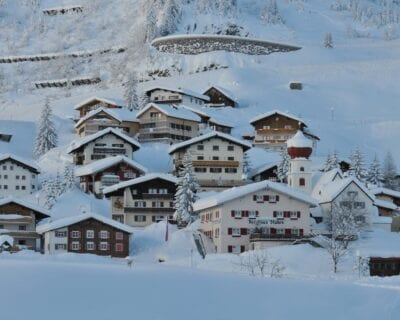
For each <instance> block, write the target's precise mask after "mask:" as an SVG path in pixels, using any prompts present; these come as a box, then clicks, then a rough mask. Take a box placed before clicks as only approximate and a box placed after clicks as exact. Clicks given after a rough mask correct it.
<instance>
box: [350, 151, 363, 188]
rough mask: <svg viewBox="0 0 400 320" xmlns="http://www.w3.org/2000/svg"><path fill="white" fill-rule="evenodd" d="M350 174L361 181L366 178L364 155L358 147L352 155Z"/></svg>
mask: <svg viewBox="0 0 400 320" xmlns="http://www.w3.org/2000/svg"><path fill="white" fill-rule="evenodd" d="M349 174H350V175H351V176H353V177H355V178H357V179H358V180H360V181H364V178H365V176H366V172H365V167H364V156H363V154H362V153H361V151H360V150H359V149H358V148H356V149H355V150H354V151H353V152H352V154H351V156H350V170H349Z"/></svg>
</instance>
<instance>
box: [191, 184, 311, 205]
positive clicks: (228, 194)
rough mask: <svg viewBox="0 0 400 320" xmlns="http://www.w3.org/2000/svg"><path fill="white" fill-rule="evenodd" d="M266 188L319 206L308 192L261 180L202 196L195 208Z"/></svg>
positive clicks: (233, 198)
mask: <svg viewBox="0 0 400 320" xmlns="http://www.w3.org/2000/svg"><path fill="white" fill-rule="evenodd" d="M264 189H268V190H273V191H275V192H278V193H280V194H284V195H287V196H289V197H291V198H294V199H297V200H298V201H301V202H304V203H307V204H309V205H310V206H311V207H316V206H318V202H317V201H316V200H315V199H314V198H312V197H310V196H309V195H308V194H306V193H304V192H302V191H299V190H296V189H294V188H291V187H289V186H288V185H286V184H283V183H277V182H271V181H261V182H256V183H251V184H248V185H245V186H242V187H235V188H231V189H228V190H225V191H222V192H219V193H217V194H215V195H212V196H210V197H206V198H202V199H200V200H198V201H196V202H195V203H194V210H195V211H200V210H204V209H208V208H212V207H215V206H218V205H221V204H223V203H226V202H230V201H232V200H235V199H238V198H241V197H244V196H247V195H249V194H251V193H254V192H258V191H261V190H264Z"/></svg>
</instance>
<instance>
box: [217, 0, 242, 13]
mask: <svg viewBox="0 0 400 320" xmlns="http://www.w3.org/2000/svg"><path fill="white" fill-rule="evenodd" d="M215 4H216V6H217V10H218V12H219V14H220V15H221V16H223V17H227V16H228V17H229V16H232V15H234V14H235V13H236V9H237V1H236V0H215Z"/></svg>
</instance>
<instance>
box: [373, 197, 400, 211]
mask: <svg viewBox="0 0 400 320" xmlns="http://www.w3.org/2000/svg"><path fill="white" fill-rule="evenodd" d="M374 205H375V206H376V207H378V208H385V209H389V210H398V209H399V208H398V207H397V206H396V205H395V204H394V203H392V202H390V201H385V200H380V199H375V201H374Z"/></svg>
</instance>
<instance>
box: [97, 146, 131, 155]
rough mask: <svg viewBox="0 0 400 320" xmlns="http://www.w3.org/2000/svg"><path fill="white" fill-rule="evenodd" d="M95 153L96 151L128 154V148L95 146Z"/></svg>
mask: <svg viewBox="0 0 400 320" xmlns="http://www.w3.org/2000/svg"><path fill="white" fill-rule="evenodd" d="M93 153H95V154H126V149H125V148H113V147H108V148H98V147H95V148H93Z"/></svg>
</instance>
